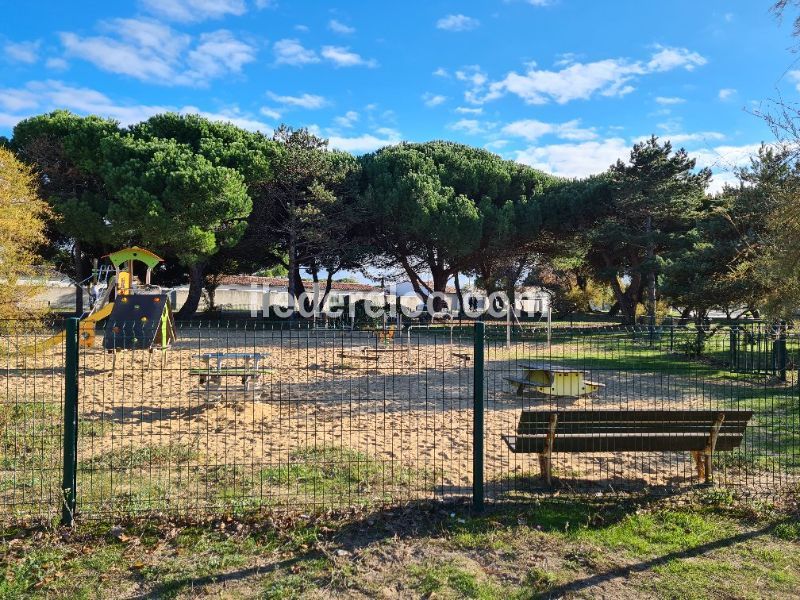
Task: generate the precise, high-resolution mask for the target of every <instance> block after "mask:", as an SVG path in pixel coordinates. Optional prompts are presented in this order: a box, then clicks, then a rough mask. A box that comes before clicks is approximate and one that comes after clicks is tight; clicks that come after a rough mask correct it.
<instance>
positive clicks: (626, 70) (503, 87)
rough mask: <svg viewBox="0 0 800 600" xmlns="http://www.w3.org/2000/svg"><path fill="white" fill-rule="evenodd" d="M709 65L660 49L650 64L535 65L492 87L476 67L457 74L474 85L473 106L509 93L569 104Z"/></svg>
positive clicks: (694, 56) (534, 100) (530, 99)
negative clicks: (643, 78)
mask: <svg viewBox="0 0 800 600" xmlns="http://www.w3.org/2000/svg"><path fill="white" fill-rule="evenodd" d="M705 62H706V61H705V59H704V58H703V57H702V56H700V55H699V54H697V53H696V52H691V51H689V50H687V49H685V48H666V47H659V48H658V51H657V52H655V53H654V54H653V55H652V56H651V58H650V59H649V60H648V61H647V62H643V61H631V60H629V59H626V58H609V59H605V60H599V61H594V62H588V63H580V62H574V63H569V64H568V65H567V66H565V67H564V68H562V69H560V70H557V71H553V70H547V69H537V68H536V67H535V66H531V67H529V68H528V70H527V71H526V72H525V73H522V74H520V73H517V72H515V71H512V72H510V73H508V74H507V75H506V76H505V77H504V78H503V79H501V80H499V81H495V82H492V83H490V84H488V85H487V81H488V78H487V77H486V76H485V75H484V74H483V73H482V71H481V70H480V68H476V67H474V66H473V67H469V69H471V70H469V71H468V70H466V69H465V70H464V71H461V73H462V76H461V77H459V72H457V73H456V77H457V78H458V79H461V80H462V81H467V82H468V83H469V84H470V85H471V87H470V88H469V89H468V90H467V91H466V93H465V98H466V99H467V101H469V102H471V103H473V104H482V103H484V102H488V101H491V100H495V99H497V98H500V97H502V96H504V95H505V94H507V93H511V94H514V95H516V96H518V97H520V98H521V99H522V100H523V101H525V103H527V104H547V103H549V102H556V103H558V104H566V103H567V102H571V101H573V100H588V99H589V98H591V97H592V96H594V95H595V94H599V95H601V96H607V97H619V96H624V95H625V94H628V93H630V92H632V91H633V90H634V87H633V85H632V82H633V81H635V79H636V78H638V77H641V76H643V75H648V74H652V73H657V72H664V71H668V70H671V69H677V68H683V69H686V70H692V69H694V68H695V67H696V66H699V65H702V64H705Z"/></svg>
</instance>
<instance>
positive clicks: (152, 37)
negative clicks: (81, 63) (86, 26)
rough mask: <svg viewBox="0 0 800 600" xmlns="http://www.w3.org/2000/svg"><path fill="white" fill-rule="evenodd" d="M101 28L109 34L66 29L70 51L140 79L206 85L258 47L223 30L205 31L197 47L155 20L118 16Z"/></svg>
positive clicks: (64, 37)
mask: <svg viewBox="0 0 800 600" xmlns="http://www.w3.org/2000/svg"><path fill="white" fill-rule="evenodd" d="M101 27H102V28H103V29H104V30H105V31H107V32H108V33H109V34H111V35H108V36H93V37H80V36H78V35H76V34H74V33H68V32H67V33H62V34H61V43H62V44H63V45H64V49H65V50H66V52H67V54H69V55H71V56H75V57H78V58H82V59H83V60H86V61H88V62H91V63H92V64H94V65H95V66H96V67H98V68H100V69H102V70H104V71H109V72H112V73H118V74H121V75H128V76H130V77H134V78H136V79H140V80H142V81H148V82H155V83H161V84H164V85H205V84H207V83H208V81H209V80H211V79H214V78H217V77H221V76H223V75H227V74H230V73H239V72H240V71H241V69H242V67H243V66H244V65H245V64H247V63H249V62H251V61H253V60H255V53H256V51H255V48H254V47H253V46H251V45H250V44H248V43H246V42H243V41H241V40H238V39H236V38H235V37H234V36H233V34H232V33H231V32H229V31H227V30H224V29H220V30H218V31H213V32H209V33H203V34H201V35H200V37H199V40H198V41H197V42H196V43H195V44H194V46H193V45H192V42H193V40H192V38H191V36H189V35H185V34H180V33H177V32H175V31H174V30H172V29H171V28H170V27H168V26H167V25H163V24H161V23H157V22H155V21H143V20H139V19H115V20H113V21H107V22H105V23H103V24H102V25H101Z"/></svg>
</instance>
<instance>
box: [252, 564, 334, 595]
mask: <svg viewBox="0 0 800 600" xmlns="http://www.w3.org/2000/svg"><path fill="white" fill-rule="evenodd" d="M330 568H331V563H330V562H329V561H328V560H327V559H324V558H308V559H305V560H301V561H298V562H296V563H294V564H292V566H291V567H289V568H288V569H285V570H284V569H281V570H278V571H276V572H274V573H272V574H270V575H269V576H267V577H266V580H265V582H264V584H263V587H262V590H263V596H262V597H264V598H268V599H270V600H273V599H274V600H278V599H280V600H288V599H290V598H302V597H307V596H308V594H309V593H310V592H312V591H313V590H315V589H316V588H318V587H319V584H320V583H321V581H322V580H324V579H326V578H327V577H328V575H329V572H330Z"/></svg>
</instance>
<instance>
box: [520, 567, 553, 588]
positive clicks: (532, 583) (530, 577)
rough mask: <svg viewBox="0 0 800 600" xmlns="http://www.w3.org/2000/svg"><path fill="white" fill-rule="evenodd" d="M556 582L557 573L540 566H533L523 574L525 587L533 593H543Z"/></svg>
mask: <svg viewBox="0 0 800 600" xmlns="http://www.w3.org/2000/svg"><path fill="white" fill-rule="evenodd" d="M557 583H558V575H556V574H555V573H553V572H551V571H548V570H546V569H542V568H541V567H534V568H532V569H531V570H530V571H528V573H527V574H526V575H525V587H526V588H527V589H528V590H529V591H531V592H533V593H535V594H543V593H545V592H547V591H548V590H550V589H551V588H552V587H553V586H555V585H556V584H557Z"/></svg>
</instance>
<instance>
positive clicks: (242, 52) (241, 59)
mask: <svg viewBox="0 0 800 600" xmlns="http://www.w3.org/2000/svg"><path fill="white" fill-rule="evenodd" d="M255 58H256V56H255V48H253V47H252V46H250V45H249V44H247V43H245V42H242V41H241V40H237V39H236V38H235V37H233V34H232V33H231V32H230V31H226V30H224V29H221V30H219V31H213V32H211V33H204V34H202V35H201V36H200V43H199V44H198V45H197V47H196V48H195V49H194V50H192V51H191V52H189V54H188V56H187V59H186V63H187V65H188V66H189V69H190V70H189V71H188V72H187V73H186V74H184V77H188V78H189V79H190V80H191V79H197V80H198V81H205V80H208V79H215V78H217V77H221V76H222V75H224V74H226V73H228V72H230V73H239V72H241V70H242V67H243V66H244V65H246V64H247V63H249V62H252V61H254V60H255Z"/></svg>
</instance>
